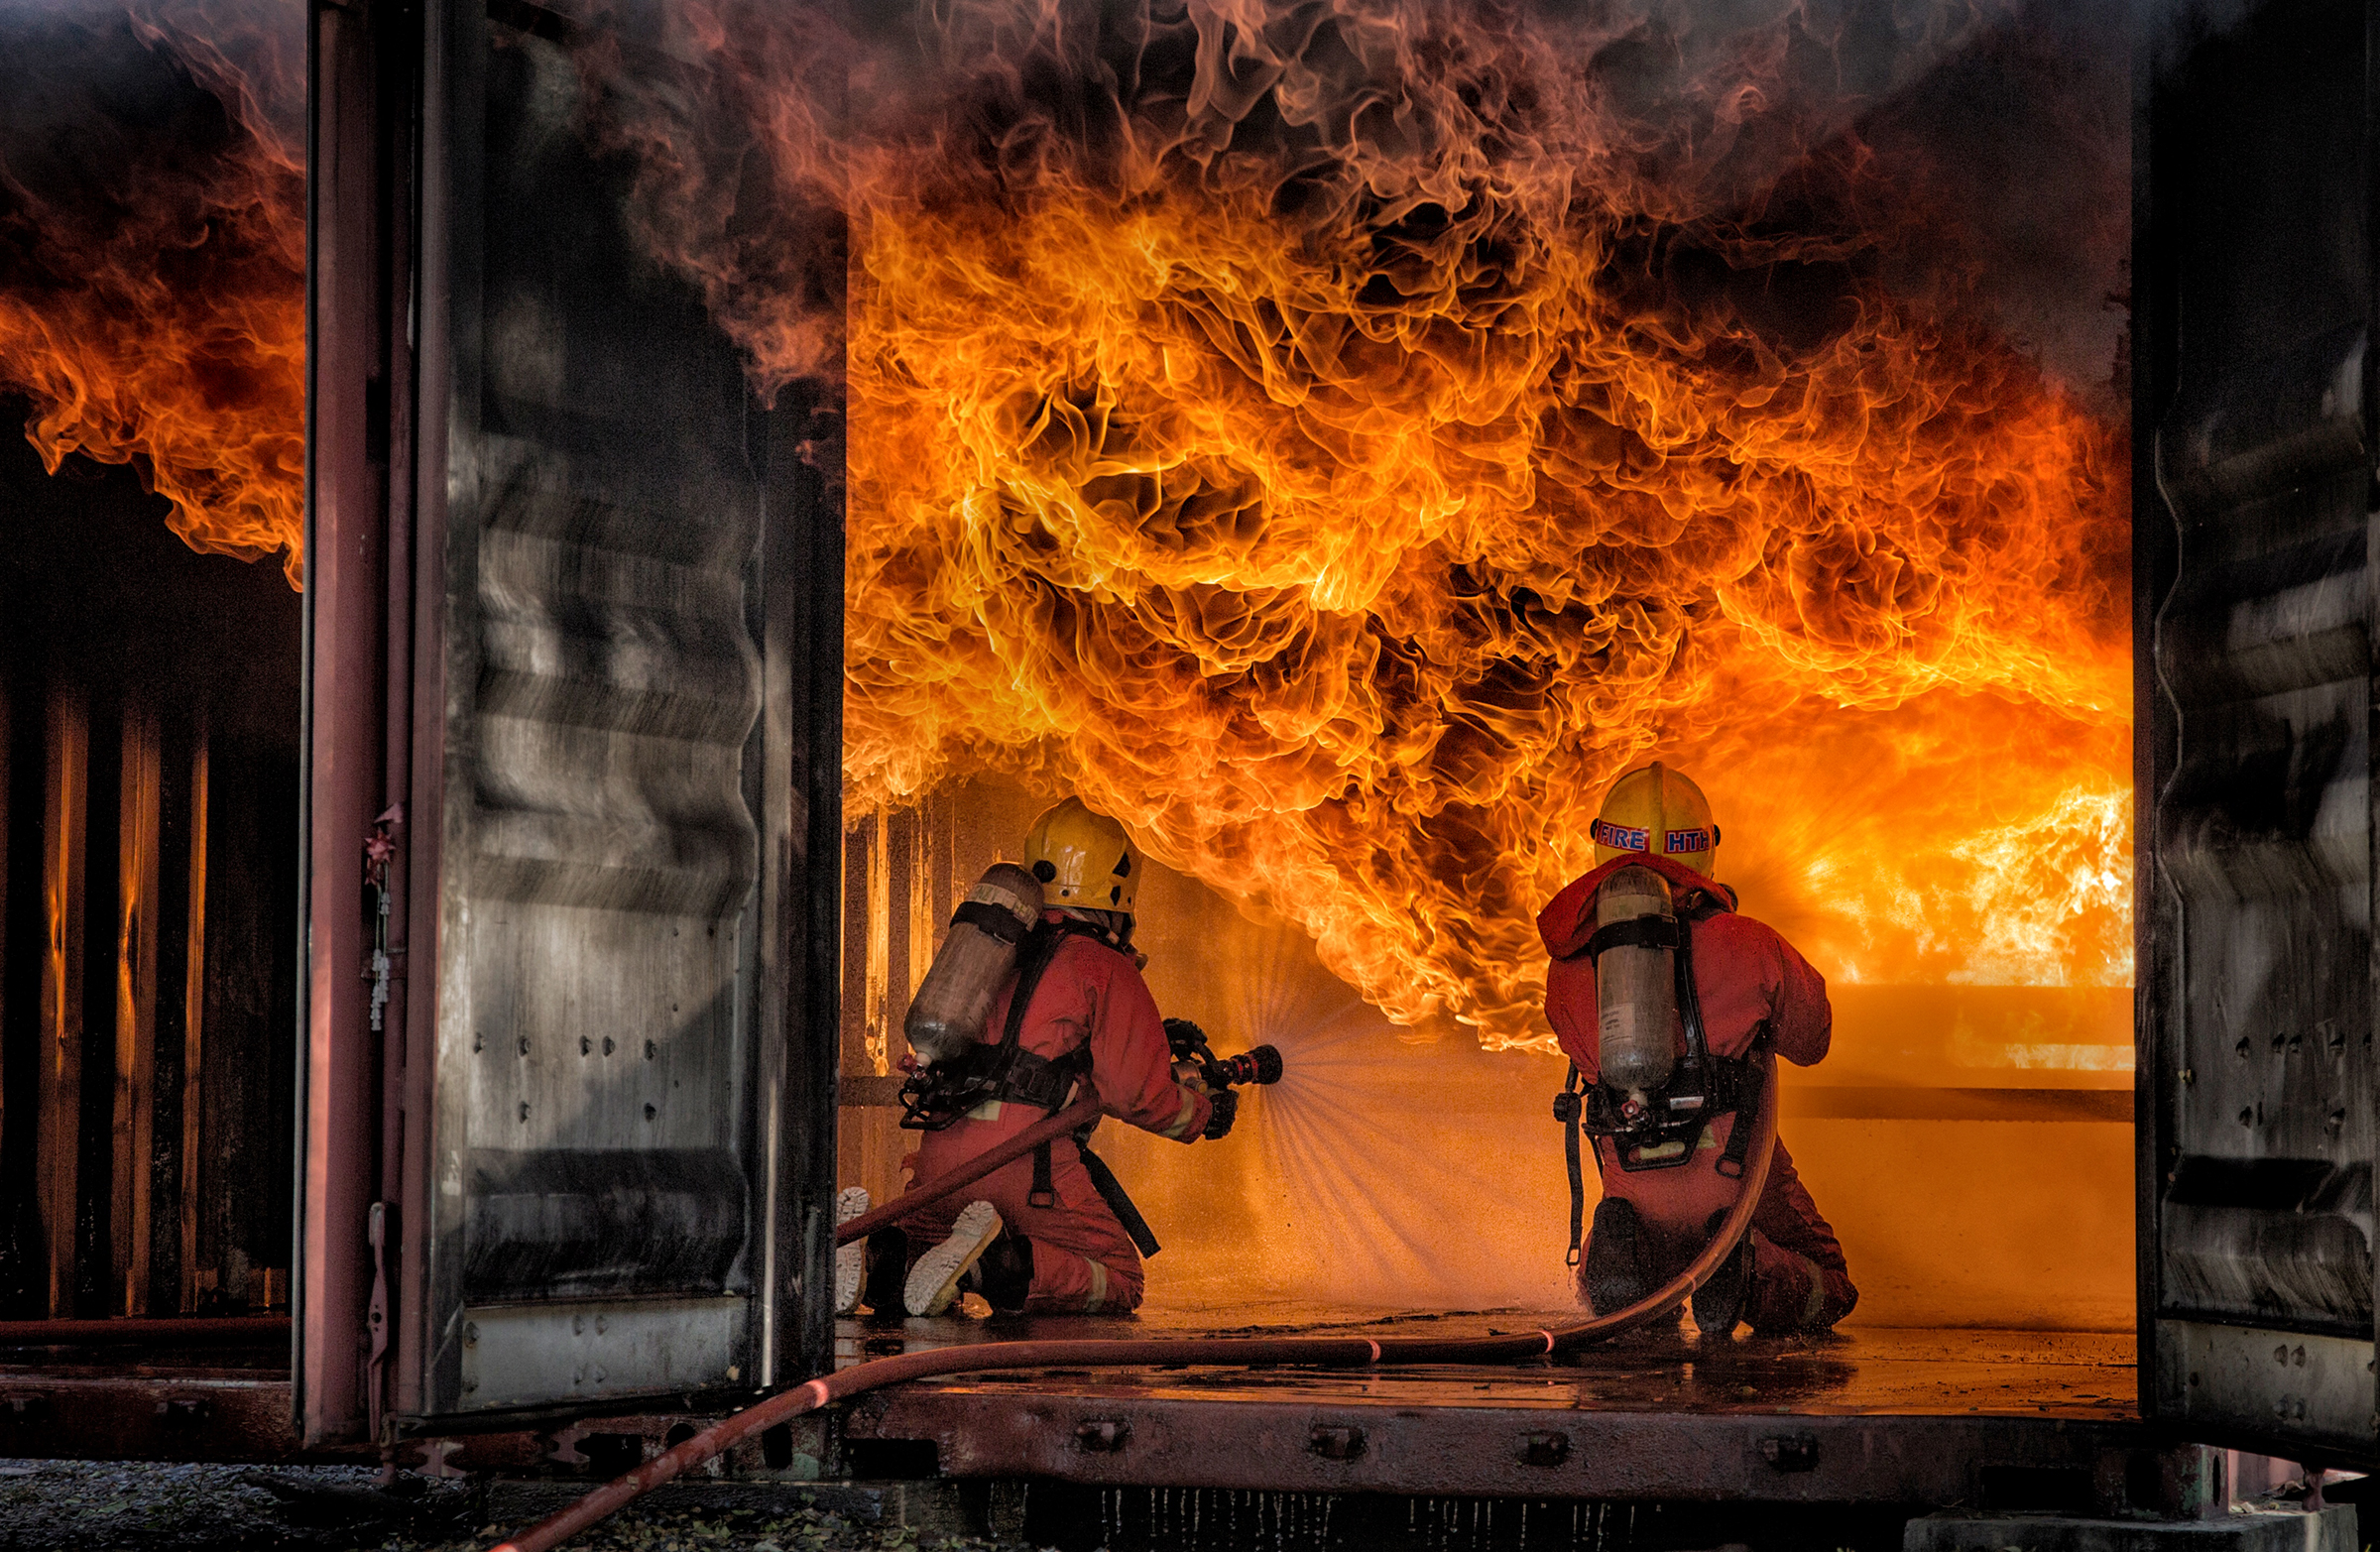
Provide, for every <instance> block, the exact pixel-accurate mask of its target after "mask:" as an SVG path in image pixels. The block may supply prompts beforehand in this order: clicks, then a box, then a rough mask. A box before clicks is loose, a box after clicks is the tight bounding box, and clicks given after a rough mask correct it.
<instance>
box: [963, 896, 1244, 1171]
mask: <svg viewBox="0 0 2380 1552" xmlns="http://www.w3.org/2000/svg"><path fill="white" fill-rule="evenodd" d="M1045 914H1046V915H1047V917H1048V918H1049V919H1051V920H1058V919H1062V918H1061V917H1060V916H1059V914H1058V912H1056V911H1049V912H1046V913H1045ZM1015 990H1016V983H1015V982H1014V981H1012V980H1011V982H1010V983H1009V985H1008V987H1007V988H1006V989H1005V990H1003V991H1002V992H1001V993H1000V995H999V996H997V997H995V998H994V999H993V1000H992V1014H991V1016H990V1017H988V1018H986V1019H985V1020H984V1033H983V1038H984V1039H985V1040H986V1041H987V1042H990V1043H993V1044H998V1043H999V1041H1000V1038H1001V1036H1002V1034H1003V1033H1004V1032H1005V1031H1006V1030H1007V1029H1008V1026H1009V1002H1010V999H1011V997H1012V996H1013V995H1014V993H1015ZM1016 1043H1017V1044H1018V1045H1020V1046H1022V1047H1023V1048H1024V1049H1025V1050H1027V1051H1030V1052H1031V1053H1032V1054H1034V1055H1035V1056H1047V1057H1057V1056H1063V1055H1065V1054H1067V1053H1068V1052H1069V1051H1075V1050H1080V1049H1082V1048H1083V1047H1084V1046H1086V1045H1088V1046H1089V1047H1090V1049H1091V1082H1092V1085H1093V1086H1094V1087H1095V1088H1097V1089H1098V1090H1099V1098H1100V1106H1101V1109H1103V1110H1105V1111H1106V1112H1107V1113H1108V1114H1109V1115H1111V1116H1115V1117H1118V1118H1119V1119H1121V1120H1124V1121H1129V1122H1130V1123H1131V1124H1132V1125H1133V1126H1135V1127H1139V1128H1141V1129H1142V1130H1143V1131H1147V1132H1153V1133H1155V1134H1157V1135H1159V1136H1162V1137H1173V1138H1176V1139H1178V1140H1180V1141H1184V1142H1188V1141H1192V1140H1195V1139H1196V1138H1197V1136H1198V1134H1200V1133H1201V1132H1203V1131H1205V1130H1206V1125H1207V1115H1208V1112H1209V1110H1210V1108H1211V1107H1210V1106H1209V1105H1208V1103H1207V1099H1206V1096H1204V1095H1202V1094H1193V1093H1192V1092H1191V1091H1189V1090H1188V1089H1185V1088H1183V1087H1181V1086H1180V1085H1179V1084H1177V1083H1175V1082H1174V1081H1173V1051H1172V1048H1171V1047H1170V1046H1168V1045H1167V1044H1166V1043H1165V1020H1164V1019H1163V1018H1161V1017H1160V1016H1158V1014H1157V1003H1156V999H1155V998H1153V997H1150V996H1149V995H1148V983H1147V982H1145V981H1143V980H1141V979H1140V971H1139V969H1138V967H1137V966H1136V965H1134V963H1133V962H1132V957H1131V956H1130V954H1125V953H1120V952H1118V951H1117V950H1115V949H1112V948H1109V947H1108V946H1106V945H1105V944H1103V943H1100V942H1097V941H1095V940H1093V939H1091V938H1087V937H1081V936H1069V937H1067V938H1066V939H1064V940H1063V941H1061V942H1060V943H1059V944H1058V951H1057V953H1056V954H1055V955H1053V956H1051V958H1050V961H1049V968H1048V969H1047V970H1045V971H1043V972H1042V973H1041V982H1040V985H1038V986H1036V987H1035V988H1033V1002H1032V1007H1031V1008H1029V1009H1028V1010H1026V1013H1025V1016H1024V1024H1023V1027H1021V1028H1020V1029H1018V1030H1017V1032H1016ZM1004 1109H1005V1110H1006V1111H1007V1112H1008V1113H1009V1115H1011V1116H1015V1115H1017V1111H1016V1107H1014V1106H1008V1107H1004ZM1040 1119H1041V1118H1040V1114H1039V1112H1029V1113H1026V1114H1024V1115H1023V1116H1022V1117H1021V1119H1020V1120H1019V1121H1018V1123H1017V1125H1016V1126H1015V1128H1014V1129H1013V1130H1016V1131H1022V1130H1023V1128H1024V1127H1025V1126H1027V1125H1030V1124H1031V1123H1032V1122H1035V1121H1038V1120H1040Z"/></svg>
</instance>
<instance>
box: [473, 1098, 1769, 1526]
mask: <svg viewBox="0 0 2380 1552" xmlns="http://www.w3.org/2000/svg"><path fill="white" fill-rule="evenodd" d="M1086 1107H1089V1108H1090V1110H1091V1112H1092V1113H1096V1111H1097V1107H1098V1099H1097V1096H1092V1097H1091V1098H1088V1099H1086V1100H1084V1101H1082V1102H1081V1103H1078V1104H1077V1105H1075V1106H1073V1107H1071V1108H1070V1109H1068V1110H1065V1111H1061V1112H1059V1113H1058V1114H1057V1115H1055V1116H1052V1117H1051V1118H1049V1119H1048V1120H1047V1121H1044V1122H1041V1123H1040V1124H1039V1125H1037V1126H1035V1127H1034V1128H1032V1129H1031V1130H1030V1131H1027V1132H1023V1133H1019V1134H1017V1135H1016V1136H1014V1137H1012V1138H1011V1139H1010V1141H1009V1142H1007V1143H1006V1144H1003V1145H1002V1146H1001V1147H999V1148H995V1149H992V1150H991V1151H989V1152H987V1153H985V1154H984V1155H983V1156H982V1157H980V1158H977V1159H974V1160H972V1161H970V1163H969V1164H968V1165H967V1166H966V1168H964V1169H961V1170H954V1171H952V1172H951V1173H950V1174H947V1175H944V1176H942V1177H941V1178H939V1179H937V1180H935V1181H934V1182H933V1183H932V1184H931V1185H929V1186H927V1187H925V1188H923V1189H922V1190H919V1191H916V1192H912V1193H911V1194H910V1195H908V1196H906V1197H903V1198H901V1199H900V1200H899V1201H897V1202H893V1203H891V1204H888V1206H886V1207H884V1208H880V1209H878V1210H877V1211H876V1212H873V1213H870V1214H868V1215H866V1216H865V1217H862V1218H855V1219H853V1220H852V1221H851V1222H850V1223H848V1224H845V1225H844V1226H843V1227H842V1229H841V1230H839V1231H838V1232H837V1234H836V1241H837V1243H838V1244H841V1243H844V1242H846V1241H848V1240H851V1239H854V1238H857V1237H858V1236H860V1235H863V1234H866V1233H869V1232H870V1231H872V1230H873V1229H876V1228H879V1227H882V1226H883V1225H884V1224H886V1223H889V1222H891V1221H892V1220H893V1219H895V1218H898V1217H901V1216H904V1215H905V1214H907V1213H909V1212H911V1211H914V1210H915V1209H917V1208H919V1207H923V1206H925V1205H926V1203H927V1202H929V1201H935V1200H939V1199H940V1198H942V1197H944V1196H947V1195H949V1194H950V1193H951V1192H953V1191H956V1190H958V1189H960V1188H961V1187H963V1186H966V1185H970V1184H972V1183H973V1182H975V1181H976V1180H980V1179H982V1178H983V1176H985V1175H987V1174H989V1173H991V1172H992V1170H994V1169H996V1168H998V1167H999V1166H1000V1164H1002V1163H1006V1162H1008V1161H1009V1160H1010V1159H1011V1158H1016V1157H1019V1156H1021V1155H1022V1154H1024V1153H1026V1152H1029V1151H1030V1150H1031V1149H1032V1148H1034V1147H1036V1146H1038V1145H1039V1144H1040V1143H1041V1142H1042V1141H1044V1140H1047V1139H1049V1138H1054V1137H1056V1136H1059V1135H1062V1134H1065V1133H1067V1132H1069V1131H1072V1130H1073V1129H1074V1128H1075V1127H1078V1126H1080V1125H1082V1120H1083V1118H1082V1116H1080V1115H1078V1113H1079V1112H1083V1111H1084V1110H1085V1108H1086ZM1061 1124H1062V1125H1061ZM1037 1134H1038V1135H1037ZM1776 1139H1777V1085H1776V1083H1775V1082H1774V1081H1773V1080H1772V1081H1770V1082H1769V1083H1766V1084H1764V1085H1762V1094H1761V1100H1760V1113H1759V1119H1758V1121H1757V1123H1756V1129H1755V1131H1754V1133H1753V1137H1752V1145H1751V1150H1750V1152H1749V1153H1748V1155H1747V1156H1746V1158H1745V1163H1744V1171H1743V1177H1742V1179H1743V1188H1742V1190H1741V1191H1740V1192H1738V1193H1737V1195H1736V1198H1735V1205H1734V1206H1733V1207H1731V1208H1729V1209H1728V1210H1727V1216H1726V1217H1725V1219H1724V1220H1722V1221H1721V1223H1720V1226H1719V1232H1718V1233H1717V1234H1715V1235H1714V1236H1712V1238H1711V1243H1710V1244H1709V1245H1708V1246H1705V1247H1704V1248H1703V1253H1702V1254H1700V1255H1698V1256H1696V1257H1695V1258H1694V1260H1693V1262H1692V1263H1691V1264H1689V1265H1688V1266H1687V1268H1686V1269H1685V1270H1684V1271H1682V1272H1680V1273H1678V1275H1677V1276H1675V1277H1673V1278H1671V1279H1670V1280H1669V1281H1668V1282H1666V1283H1664V1284H1663V1285H1662V1286H1660V1287H1659V1288H1656V1289H1655V1290H1653V1291H1652V1292H1651V1293H1648V1294H1646V1295H1645V1296H1644V1297H1643V1298H1641V1299H1638V1300H1637V1301H1636V1302H1635V1303H1633V1304H1630V1305H1628V1306H1627V1307H1625V1308H1624V1309H1618V1310H1614V1311H1612V1312H1611V1313H1610V1314H1608V1315H1598V1316H1596V1317H1594V1318H1593V1319H1591V1320H1584V1321H1581V1322H1579V1323H1578V1324H1576V1325H1573V1326H1565V1327H1563V1328H1562V1329H1560V1330H1558V1331H1545V1330H1539V1331H1531V1332H1526V1333H1522V1334H1518V1335H1513V1336H1487V1337H1453V1338H1446V1337H1384V1338H1374V1337H1155V1338H1146V1339H1133V1338H1121V1339H1119V1338H1093V1339H1086V1340H1080V1341H1026V1342H986V1343H981V1344H977V1345H974V1346H962V1347H949V1348H935V1349H931V1350H929V1351H925V1352H918V1353H903V1354H900V1355H899V1356H898V1357H895V1358H882V1359H877V1360H875V1361H873V1362H870V1363H865V1364H854V1365H853V1366H852V1367H851V1368H849V1369H839V1370H837V1371H835V1372H834V1373H831V1374H825V1375H822V1376H820V1377H819V1378H816V1379H812V1380H809V1381H807V1382H805V1383H802V1384H799V1385H795V1386H794V1387H793V1388H791V1389H789V1390H780V1391H778V1392H777V1393H776V1394H775V1395H773V1396H770V1397H769V1398H768V1399H767V1400H764V1401H760V1402H757V1403H755V1404H754V1405H752V1406H749V1407H746V1408H745V1409H744V1410H743V1411H741V1412H738V1413H736V1414H735V1415H734V1416H733V1417H728V1418H723V1419H721V1420H720V1421H719V1422H716V1423H713V1424H712V1425H711V1426H710V1427H708V1428H706V1429H704V1430H703V1431H702V1432H700V1433H698V1434H696V1435H694V1437H692V1438H691V1439H688V1440H686V1441H685V1442H683V1443H682V1444H679V1445H677V1446H675V1447H674V1448H672V1449H669V1450H666V1451H664V1452H662V1453H661V1454H659V1455H657V1456H654V1458H653V1459H652V1460H650V1461H647V1462H646V1463H645V1464H644V1465H642V1466H640V1467H638V1468H637V1469H636V1470H634V1471H632V1472H629V1473H628V1474H627V1475H625V1476H622V1477H619V1478H617V1479H615V1480H613V1481H611V1482H608V1483H606V1484H604V1485H603V1486H602V1487H600V1488H597V1489H596V1490H595V1491H594V1492H590V1493H588V1494H587V1495H586V1496H585V1497H583V1498H580V1499H579V1500H578V1501H577V1502H575V1503H572V1504H570V1505H569V1506H568V1507H566V1508H563V1509H561V1510H559V1511H558V1512H556V1513H553V1514H551V1515H548V1516H547V1517H546V1518H544V1519H541V1520H539V1521H538V1522H537V1523H536V1524H535V1525H533V1526H531V1527H530V1528H529V1529H527V1530H525V1531H523V1532H522V1533H521V1534H520V1535H518V1536H515V1537H514V1538H513V1539H511V1540H510V1541H505V1542H500V1543H498V1544H497V1546H496V1547H494V1548H493V1549H492V1552H550V1549H551V1548H553V1547H556V1546H559V1545H560V1544H561V1543H563V1542H564V1541H567V1540H569V1539H570V1538H571V1537H572V1536H575V1535H577V1534H578V1533H579V1532H581V1531H583V1530H585V1529H587V1528H588V1527H589V1526H591V1525H594V1524H596V1523H598V1522H600V1521H602V1520H604V1519H607V1518H609V1517H610V1516H612V1515H613V1514H616V1513H618V1512H619V1511H620V1510H621V1509H623V1508H626V1507H627V1506H628V1505H629V1504H631V1503H633V1502H635V1501H636V1500H637V1499H638V1498H641V1497H643V1496H644V1495H645V1494H646V1493H648V1492H652V1491H653V1490H654V1489H655V1488H658V1487H660V1486H661V1485H662V1484H663V1483H666V1482H669V1481H671V1480H673V1479H675V1478H677V1477H679V1476H682V1475H684V1474H685V1473H686V1472H688V1471H691V1470H693V1469H694V1468H695V1467H697V1466H700V1465H701V1464H702V1463H703V1462H705V1461H708V1460H710V1459H711V1458H713V1457H714V1456H717V1455H720V1454H722V1453H724V1452H725V1451H727V1450H729V1449H731V1448H733V1447H734V1446H735V1445H737V1444H739V1443H741V1442H742V1441H743V1440H745V1439H748V1438H750V1437H751V1436H752V1435H754V1434H756V1433H759V1432H760V1431H761V1430H763V1429H766V1428H773V1427H774V1426H776V1425H777V1424H778V1423H781V1422H786V1421H788V1420H790V1419H792V1418H795V1417H799V1416H801V1415H803V1414H804V1413H806V1412H814V1411H817V1410H819V1409H820V1408H821V1407H826V1406H831V1405H833V1404H834V1403H836V1402H838V1401H847V1400H850V1399H851V1398H852V1397H853V1396H857V1395H863V1394H865V1393H867V1392H868V1391H871V1390H880V1389H883V1388H884V1387H885V1386H887V1385H895V1384H900V1383H903V1382H905V1381H907V1380H911V1379H928V1378H932V1377H935V1376H937V1375H942V1374H960V1373H981V1372H984V1371H988V1370H996V1369H1118V1368H1129V1367H1132V1366H1136V1365H1159V1364H1162V1365H1171V1366H1203V1367H1220V1368H1246V1367H1249V1366H1253V1365H1258V1364H1265V1365H1273V1364H1297V1365H1311V1366H1317V1367H1331V1366H1338V1367H1345V1368H1350V1369H1365V1368H1370V1367H1372V1366H1374V1365H1378V1364H1517V1363H1524V1362H1527V1361H1529V1360H1532V1359H1542V1358H1548V1357H1551V1356H1552V1355H1553V1354H1556V1353H1561V1352H1567V1351H1569V1350H1571V1349H1573V1348H1579V1347H1584V1346H1586V1345H1587V1344H1589V1343H1591V1342H1600V1341H1603V1340H1605V1339H1606V1338H1610V1337H1615V1336H1618V1335H1620V1334H1621V1333H1622V1332H1626V1331H1631V1330H1633V1329H1635V1328H1636V1327H1638V1326H1641V1325H1645V1324H1647V1323H1648V1322H1651V1321H1654V1320H1657V1319H1659V1318H1661V1317H1662V1316H1664V1315H1673V1316H1674V1315H1675V1314H1676V1313H1677V1312H1678V1309H1679V1308H1680V1306H1682V1305H1683V1304H1684V1303H1685V1302H1686V1300H1687V1299H1688V1298H1689V1297H1690V1296H1691V1295H1692V1294H1693V1292H1694V1290H1695V1289H1697V1288H1699V1287H1701V1286H1702V1285H1703V1284H1704V1283H1705V1282H1708V1281H1709V1280H1710V1279H1711V1276H1712V1273H1714V1272H1716V1271H1717V1270H1718V1269H1719V1267H1720V1265H1721V1264H1722V1263H1723V1262H1724V1261H1725V1259H1726V1257H1727V1256H1728V1254H1730V1253H1732V1252H1733V1251H1734V1249H1735V1247H1736V1245H1737V1244H1738V1243H1739V1242H1741V1240H1742V1239H1743V1236H1744V1234H1745V1232H1746V1231H1747V1230H1749V1229H1750V1228H1751V1224H1752V1212H1753V1210H1754V1209H1755V1208H1756V1207H1758V1205H1759V1202H1760V1193H1761V1191H1762V1189H1763V1188H1764V1187H1765V1186H1766V1185H1767V1184H1768V1166H1769V1160H1770V1157H1771V1155H1772V1154H1773V1153H1774V1151H1775V1148H1774V1144H1775V1142H1776ZM995 1155H1000V1156H997V1157H996V1156H995ZM979 1166H980V1167H979ZM871 1220H873V1222H871Z"/></svg>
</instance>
